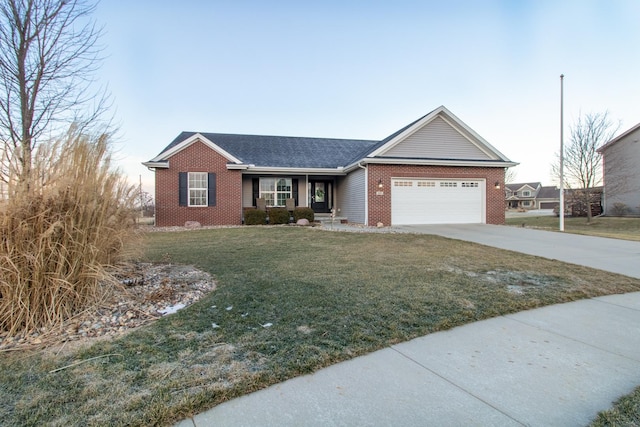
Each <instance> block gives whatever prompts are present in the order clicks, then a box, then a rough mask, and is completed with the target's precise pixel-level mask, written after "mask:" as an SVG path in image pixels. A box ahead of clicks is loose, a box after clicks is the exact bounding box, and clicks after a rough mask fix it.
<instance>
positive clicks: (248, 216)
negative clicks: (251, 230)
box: [244, 209, 267, 225]
mask: <svg viewBox="0 0 640 427" xmlns="http://www.w3.org/2000/svg"><path fill="white" fill-rule="evenodd" d="M244 223H245V225H264V224H266V223H267V213H266V212H265V211H263V210H260V209H247V210H246V211H244Z"/></svg>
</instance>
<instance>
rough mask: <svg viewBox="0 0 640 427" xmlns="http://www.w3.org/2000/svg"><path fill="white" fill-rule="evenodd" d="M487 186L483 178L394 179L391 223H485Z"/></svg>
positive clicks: (392, 184)
mask: <svg viewBox="0 0 640 427" xmlns="http://www.w3.org/2000/svg"><path fill="white" fill-rule="evenodd" d="M484 187H485V186H484V181H483V180H456V179H392V180H391V223H392V224H393V225H402V224H478V223H483V222H484V218H485V216H484V214H483V213H484V209H485V201H484Z"/></svg>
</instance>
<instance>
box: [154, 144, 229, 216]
mask: <svg viewBox="0 0 640 427" xmlns="http://www.w3.org/2000/svg"><path fill="white" fill-rule="evenodd" d="M227 163H228V160H227V159H226V158H225V157H223V156H221V155H220V154H218V153H217V152H216V151H214V150H212V149H211V148H209V147H208V146H206V145H205V144H203V143H201V142H200V141H197V142H195V143H194V144H192V145H190V146H189V147H187V148H185V149H183V150H181V151H179V152H178V153H176V154H174V155H173V156H171V158H170V159H169V166H170V167H169V168H168V169H156V171H155V172H156V174H155V175H156V225H157V226H159V227H166V226H174V225H184V223H185V222H187V221H198V222H199V223H200V224H202V225H240V224H241V223H242V174H241V172H240V171H238V170H227ZM180 172H215V174H216V193H217V194H216V206H211V207H209V206H206V207H188V206H179V203H178V174H179V173H180Z"/></svg>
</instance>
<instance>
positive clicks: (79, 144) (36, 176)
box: [0, 130, 136, 334]
mask: <svg viewBox="0 0 640 427" xmlns="http://www.w3.org/2000/svg"><path fill="white" fill-rule="evenodd" d="M11 178H12V177H11V176H10V179H9V184H8V193H7V194H6V195H5V198H4V199H3V200H2V201H1V202H0V330H4V331H8V332H9V333H11V334H15V333H18V332H28V331H33V330H34V329H37V328H43V327H52V326H55V325H60V324H61V323H62V322H64V321H65V320H67V319H69V318H71V317H72V316H73V315H75V314H77V313H79V312H81V311H83V310H85V309H86V308H87V307H89V306H90V305H91V304H92V303H95V302H96V301H98V300H99V299H100V298H101V296H102V295H104V292H105V291H106V290H107V289H108V287H109V286H110V285H113V284H115V283H116V282H115V279H114V278H113V276H112V275H111V272H112V271H113V270H112V269H111V267H112V266H114V265H116V264H118V263H119V262H121V261H122V260H123V259H124V257H125V256H126V253H125V250H124V249H125V244H127V243H128V242H130V241H131V240H132V239H135V237H136V233H135V231H134V222H133V220H132V212H133V210H132V206H133V200H134V199H133V196H134V193H133V190H134V188H135V187H133V186H130V185H128V184H127V182H126V180H125V178H124V177H123V176H122V175H121V173H120V172H119V171H117V170H114V169H113V168H112V167H111V157H110V153H109V145H108V141H107V137H106V136H102V137H100V138H97V139H92V138H89V137H88V136H86V135H82V134H80V133H78V132H77V131H75V130H71V131H70V132H69V133H68V134H67V135H66V137H65V138H63V139H62V140H59V141H56V142H54V143H51V144H48V145H40V146H39V147H38V151H37V153H36V156H35V157H34V161H33V165H32V174H31V179H30V180H29V182H28V183H25V182H23V181H22V182H21V181H19V180H18V179H17V178H16V179H13V180H12V179H11Z"/></svg>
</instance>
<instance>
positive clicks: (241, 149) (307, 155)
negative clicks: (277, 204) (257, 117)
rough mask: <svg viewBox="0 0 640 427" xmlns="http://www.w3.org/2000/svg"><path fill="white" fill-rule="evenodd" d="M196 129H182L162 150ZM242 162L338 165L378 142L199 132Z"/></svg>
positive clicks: (310, 166) (190, 134)
mask: <svg viewBox="0 0 640 427" xmlns="http://www.w3.org/2000/svg"><path fill="white" fill-rule="evenodd" d="M196 133H198V132H182V133H181V134H180V135H178V137H177V138H176V139H174V140H173V141H172V142H171V144H169V145H168V146H167V147H166V148H165V149H164V150H162V152H163V153H164V152H165V151H167V150H169V149H171V148H173V147H174V146H176V145H178V144H180V143H181V142H182V141H184V140H186V139H188V138H190V137H191V136H193V135H195V134H196ZM200 134H201V135H202V136H204V137H205V138H207V139H208V140H210V141H211V142H213V143H214V144H216V145H217V146H219V147H220V148H222V149H223V150H225V151H227V152H228V153H230V154H231V155H233V156H234V157H236V158H238V159H240V160H241V161H242V162H243V163H244V164H249V165H255V166H267V167H283V168H337V167H340V166H348V165H349V164H351V163H353V162H355V161H357V160H359V159H361V158H362V157H363V156H362V155H361V154H362V153H363V152H364V153H366V152H369V151H371V149H372V147H373V146H375V145H376V144H378V141H367V140H359V139H332V138H304V137H292V136H264V135H236V134H224V133H202V132H200Z"/></svg>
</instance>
